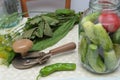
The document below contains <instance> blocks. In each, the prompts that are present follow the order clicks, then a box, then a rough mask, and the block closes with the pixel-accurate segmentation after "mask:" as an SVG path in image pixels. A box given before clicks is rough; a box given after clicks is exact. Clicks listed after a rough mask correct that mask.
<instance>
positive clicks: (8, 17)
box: [0, 0, 22, 29]
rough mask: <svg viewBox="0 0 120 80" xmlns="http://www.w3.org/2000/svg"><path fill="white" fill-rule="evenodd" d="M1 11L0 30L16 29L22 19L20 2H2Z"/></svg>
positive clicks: (9, 0)
mask: <svg viewBox="0 0 120 80" xmlns="http://www.w3.org/2000/svg"><path fill="white" fill-rule="evenodd" d="M0 11H1V12H0V29H6V28H11V27H14V26H16V25H17V24H18V23H19V22H20V20H21V19H22V15H21V7H20V1H19V0H1V1H0Z"/></svg>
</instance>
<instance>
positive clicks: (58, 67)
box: [36, 63, 76, 80]
mask: <svg viewBox="0 0 120 80" xmlns="http://www.w3.org/2000/svg"><path fill="white" fill-rule="evenodd" d="M75 69H76V64H74V63H55V64H51V65H48V66H45V67H44V68H42V69H41V70H40V72H39V75H38V76H37V78H36V80H38V79H39V77H40V76H41V77H45V76H48V75H49V74H52V73H53V72H56V71H71V70H75Z"/></svg>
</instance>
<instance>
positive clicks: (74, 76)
mask: <svg viewBox="0 0 120 80" xmlns="http://www.w3.org/2000/svg"><path fill="white" fill-rule="evenodd" d="M71 41H73V42H75V43H76V44H78V26H75V27H74V28H73V29H72V30H71V31H70V32H69V33H68V34H67V35H66V36H65V38H63V39H62V40H60V41H59V42H58V43H57V44H55V45H54V46H52V47H50V48H47V49H45V50H43V51H44V52H48V51H49V50H50V49H53V48H55V47H58V46H60V45H62V44H65V43H68V42H71ZM77 49H78V46H77V48H76V49H75V50H74V51H70V52H67V53H65V54H61V55H59V56H53V57H51V59H50V60H49V61H48V63H46V64H44V65H40V66H35V67H33V68H30V69H26V70H18V69H15V68H14V67H13V66H12V65H10V67H6V66H3V65H1V66H0V80H35V78H36V76H37V75H38V73H39V70H40V69H41V68H42V67H44V66H46V65H50V64H53V63H62V62H63V63H64V62H66V63H71V62H72V63H76V65H77V68H76V70H75V71H61V72H55V73H53V74H51V75H49V76H47V77H41V78H40V80H120V69H119V68H118V69H117V70H116V71H115V72H113V73H110V74H104V75H97V74H93V73H91V72H89V71H87V70H86V69H84V68H83V67H82V66H81V64H80V59H79V57H78V50H77Z"/></svg>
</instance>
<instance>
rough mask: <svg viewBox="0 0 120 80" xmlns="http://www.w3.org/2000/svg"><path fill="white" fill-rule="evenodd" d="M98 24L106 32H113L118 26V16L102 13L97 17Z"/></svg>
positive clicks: (119, 20)
mask: <svg viewBox="0 0 120 80" xmlns="http://www.w3.org/2000/svg"><path fill="white" fill-rule="evenodd" d="M99 22H100V23H101V24H102V25H103V26H104V28H105V29H106V30H107V31H108V32H115V31H116V30H117V29H118V28H119V26H120V23H119V22H120V19H119V16H118V15H117V14H115V13H111V12H103V13H102V14H101V15H100V16H99Z"/></svg>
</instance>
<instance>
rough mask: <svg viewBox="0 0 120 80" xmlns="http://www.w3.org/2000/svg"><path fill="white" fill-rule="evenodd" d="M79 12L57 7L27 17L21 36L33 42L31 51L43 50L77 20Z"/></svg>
mask: <svg viewBox="0 0 120 80" xmlns="http://www.w3.org/2000/svg"><path fill="white" fill-rule="evenodd" d="M80 17H81V14H80V13H77V14H76V13H75V12H74V10H70V9H58V10H56V11H55V12H49V13H44V14H41V15H37V16H35V17H33V18H29V19H28V21H27V23H26V25H25V27H24V31H23V34H22V38H27V39H31V40H32V41H33V42H34V45H33V47H32V49H31V50H32V51H36V50H43V49H45V48H47V47H50V46H52V45H54V44H55V43H57V42H58V41H59V40H61V39H62V38H63V37H64V36H65V35H66V34H67V33H68V32H69V31H70V30H71V29H72V28H73V27H74V25H75V24H77V23H78V22H79V18H80Z"/></svg>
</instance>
